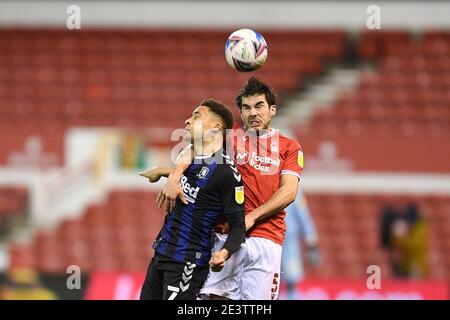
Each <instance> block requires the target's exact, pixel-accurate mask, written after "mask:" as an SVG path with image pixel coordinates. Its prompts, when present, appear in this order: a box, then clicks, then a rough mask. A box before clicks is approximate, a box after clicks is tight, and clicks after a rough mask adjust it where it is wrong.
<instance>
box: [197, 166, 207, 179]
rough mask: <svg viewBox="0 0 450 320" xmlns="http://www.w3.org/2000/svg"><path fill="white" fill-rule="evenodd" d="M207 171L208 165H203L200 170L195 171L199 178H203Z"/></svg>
mask: <svg viewBox="0 0 450 320" xmlns="http://www.w3.org/2000/svg"><path fill="white" fill-rule="evenodd" d="M208 173H209V169H208V167H203V168H201V169H200V172H199V173H197V177H199V178H200V179H204V178H205V177H206V176H207V175H208Z"/></svg>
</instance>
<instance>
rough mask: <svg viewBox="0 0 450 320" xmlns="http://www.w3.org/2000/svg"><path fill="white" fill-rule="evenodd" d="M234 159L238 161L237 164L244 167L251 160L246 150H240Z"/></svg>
mask: <svg viewBox="0 0 450 320" xmlns="http://www.w3.org/2000/svg"><path fill="white" fill-rule="evenodd" d="M234 158H235V159H236V162H237V164H240V165H242V164H245V163H247V162H248V159H249V157H248V152H247V150H245V148H238V149H237V150H236V155H235V156H234Z"/></svg>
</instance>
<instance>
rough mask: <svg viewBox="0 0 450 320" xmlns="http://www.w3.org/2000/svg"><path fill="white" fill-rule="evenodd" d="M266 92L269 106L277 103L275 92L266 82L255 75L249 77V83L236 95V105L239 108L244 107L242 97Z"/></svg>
mask: <svg viewBox="0 0 450 320" xmlns="http://www.w3.org/2000/svg"><path fill="white" fill-rule="evenodd" d="M259 94H264V95H265V96H266V100H267V103H268V104H269V106H271V105H276V104H277V98H276V95H275V92H274V91H273V90H272V88H271V87H269V85H268V84H267V83H265V82H262V81H260V80H258V79H257V78H255V77H251V78H250V79H248V81H247V83H246V84H245V85H244V86H243V87H242V88H241V91H240V93H239V94H238V96H237V97H236V101H235V103H236V105H237V107H238V108H239V110H241V109H242V98H245V97H249V96H254V95H259Z"/></svg>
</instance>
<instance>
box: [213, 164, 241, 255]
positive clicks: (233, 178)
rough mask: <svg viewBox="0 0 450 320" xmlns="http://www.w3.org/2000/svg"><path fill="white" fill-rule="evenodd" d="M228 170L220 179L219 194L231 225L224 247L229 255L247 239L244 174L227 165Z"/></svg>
mask: <svg viewBox="0 0 450 320" xmlns="http://www.w3.org/2000/svg"><path fill="white" fill-rule="evenodd" d="M225 166H226V168H224V169H226V170H223V171H222V172H223V174H222V175H221V177H220V179H219V194H220V198H221V202H222V205H223V209H224V216H225V218H226V220H227V222H228V225H229V228H230V229H229V234H228V237H227V240H226V241H225V244H224V246H223V247H224V248H225V249H227V251H228V253H229V256H231V255H232V254H233V253H234V252H235V251H236V250H238V249H239V248H240V246H241V244H242V243H243V242H244V241H245V218H244V210H245V208H244V199H245V197H244V186H243V184H242V176H241V174H240V173H239V171H238V170H237V169H236V167H233V166H228V165H225Z"/></svg>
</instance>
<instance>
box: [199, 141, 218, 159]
mask: <svg viewBox="0 0 450 320" xmlns="http://www.w3.org/2000/svg"><path fill="white" fill-rule="evenodd" d="M222 145H223V140H222V139H214V140H212V141H208V142H206V141H204V142H203V143H197V144H194V155H195V156H197V157H204V156H212V155H213V154H214V153H216V152H217V151H218V150H220V148H222Z"/></svg>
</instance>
